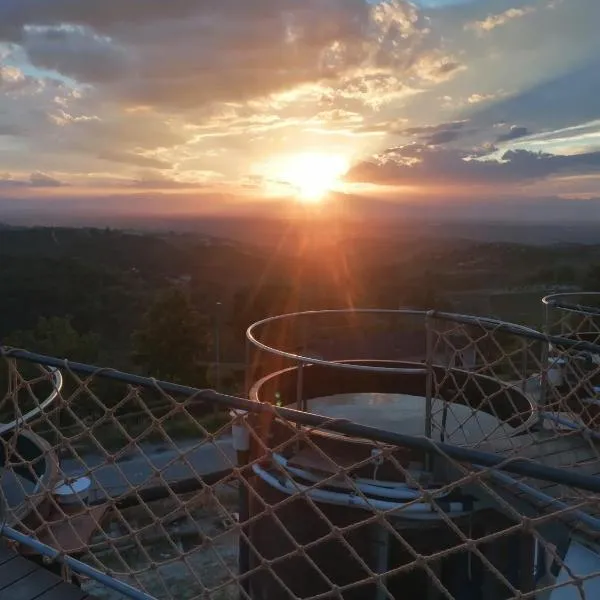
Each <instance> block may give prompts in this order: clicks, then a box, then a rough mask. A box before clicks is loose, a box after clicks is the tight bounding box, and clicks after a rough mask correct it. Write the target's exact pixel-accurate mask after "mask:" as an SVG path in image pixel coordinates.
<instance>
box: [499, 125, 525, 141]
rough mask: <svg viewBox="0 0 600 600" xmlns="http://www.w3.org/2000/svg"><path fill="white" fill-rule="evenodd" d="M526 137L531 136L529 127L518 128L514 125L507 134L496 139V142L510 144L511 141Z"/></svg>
mask: <svg viewBox="0 0 600 600" xmlns="http://www.w3.org/2000/svg"><path fill="white" fill-rule="evenodd" d="M526 135H529V130H528V129H527V127H517V126H516V125H512V126H511V128H510V130H509V131H508V132H507V133H502V134H500V135H499V136H498V137H497V138H496V142H497V143H499V142H508V141H510V140H516V139H518V138H522V137H525V136H526Z"/></svg>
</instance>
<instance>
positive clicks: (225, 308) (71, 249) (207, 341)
mask: <svg viewBox="0 0 600 600" xmlns="http://www.w3.org/2000/svg"><path fill="white" fill-rule="evenodd" d="M343 235H344V236H345V237H340V235H338V237H334V236H333V237H332V234H331V232H329V231H327V232H325V234H323V235H322V236H321V237H319V236H318V235H317V234H316V232H314V231H303V230H296V231H290V232H289V235H287V236H284V239H283V240H282V242H281V243H280V244H278V245H277V246H268V245H265V244H264V243H258V242H261V241H264V240H257V243H256V244H252V243H242V242H234V241H231V240H226V239H218V238H214V237H210V236H206V235H195V234H169V233H164V234H153V233H138V232H133V231H130V232H125V231H118V230H110V229H69V228H11V227H7V226H3V227H0V336H1V337H2V339H3V340H4V341H5V342H6V341H7V342H10V343H12V344H15V345H16V344H17V343H22V344H27V345H30V346H34V347H35V348H34V349H40V350H44V351H49V352H51V353H56V354H61V353H62V354H64V355H67V354H79V356H71V357H72V358H85V359H86V360H88V359H89V360H96V361H99V362H102V363H103V364H106V365H108V366H116V367H121V368H138V366H137V365H138V363H136V362H135V356H138V359H139V352H138V354H137V355H136V347H135V340H136V339H137V340H138V342H139V340H140V339H149V338H148V336H146V337H145V338H144V336H143V335H142V336H141V337H140V336H139V335H138V337H137V338H136V337H135V336H134V335H133V334H134V332H136V331H138V333H139V331H140V330H142V332H143V330H144V328H146V329H147V328H148V327H150V328H152V327H153V326H154V325H153V324H152V323H150V321H149V320H148V314H149V313H151V311H152V309H153V308H154V312H153V313H152V314H153V315H154V317H153V319H154V320H155V321H156V320H157V315H160V310H162V311H163V312H176V311H182V312H181V314H180V315H179V316H180V317H181V318H180V319H179V321H178V322H181V323H183V324H185V323H188V325H189V327H188V329H190V330H194V331H197V332H200V333H199V335H200V338H201V339H202V340H203V341H201V342H199V344H198V345H199V350H198V353H197V356H196V357H195V359H194V360H197V361H200V362H202V363H203V364H204V363H205V362H210V361H211V360H213V357H214V354H213V345H212V344H211V338H213V337H214V335H215V331H216V327H218V328H219V335H220V337H221V351H222V355H223V356H222V358H223V360H225V361H230V362H232V363H235V362H236V361H240V360H241V359H242V357H243V343H242V342H243V331H244V328H245V327H247V325H248V324H249V323H250V322H252V321H253V320H255V319H259V318H262V317H264V316H267V315H268V314H273V313H282V312H286V311H290V310H299V309H313V308H322V307H332V308H339V307H347V306H352V305H354V306H371V307H376V306H382V307H386V308H394V307H398V306H399V305H405V306H406V305H410V306H413V307H418V308H430V307H443V308H449V309H453V308H456V309H461V310H462V309H464V307H465V306H468V307H469V310H473V311H480V312H482V313H486V314H489V313H490V312H492V313H494V314H496V315H497V316H503V317H505V318H510V319H511V320H516V321H523V322H531V323H532V324H535V322H536V319H537V316H538V303H539V297H540V296H541V294H542V293H543V292H544V291H545V290H550V289H553V288H556V287H557V286H571V287H572V288H573V289H577V288H578V287H586V288H594V287H597V288H600V269H599V268H598V266H597V265H600V246H578V245H562V246H560V245H556V246H547V247H541V246H537V247H534V246H526V245H518V244H508V243H498V242H494V243H485V242H473V241H467V240H461V239H456V240H452V239H443V240H439V241H435V240H432V239H431V238H427V239H422V240H421V241H419V240H418V238H417V239H416V238H415V237H414V236H413V237H412V238H411V239H410V240H403V239H402V237H401V236H400V237H398V236H394V235H391V234H389V233H386V234H383V233H382V234H378V232H377V231H373V230H370V231H364V232H361V231H360V230H355V231H352V232H346V233H345V234H343ZM170 290H171V291H172V290H176V294H175V296H177V294H179V296H178V297H175V296H174V295H173V294H171V295H169V293H170V292H169V291H170ZM165 294H166V295H165ZM184 297H185V298H184ZM490 298H494V299H495V300H494V302H490V301H489V300H490ZM481 299H483V300H485V302H480V300H481ZM525 300H526V301H525ZM157 303H158V304H157ZM157 306H158V307H159V308H160V310H158V309H157V308H156V307H157ZM186 311H187V312H186ZM184 313H185V314H184ZM41 318H43V319H45V320H40V319H41ZM157 326H158V325H157ZM162 326H163V327H165V328H166V329H167V331H169V328H171V329H172V328H173V326H172V324H171V325H168V324H166V323H163V324H162ZM194 328H196V329H194ZM183 330H185V327H183V326H182V331H183ZM202 332H204V333H203V334H202ZM145 333H146V334H147V333H148V331H146V332H145ZM201 334H202V335H201ZM169 335H171V334H170V333H169ZM86 336H87V337H86ZM172 337H173V339H172V340H171V342H172V344H173V346H174V347H176V346H177V345H178V340H177V339H176V337H175V334H174V333H173V334H172ZM138 350H139V348H138ZM140 360H141V359H140ZM144 360H146V359H144ZM148 360H149V359H148ZM142 363H143V360H142ZM139 368H145V369H146V370H147V371H151V369H150V368H149V367H148V365H147V364H146V366H145V367H144V366H143V364H142V366H141V367H139Z"/></svg>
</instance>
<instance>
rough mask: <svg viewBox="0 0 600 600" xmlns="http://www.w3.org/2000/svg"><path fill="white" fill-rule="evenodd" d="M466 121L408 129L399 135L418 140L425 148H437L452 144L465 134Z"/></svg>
mask: <svg viewBox="0 0 600 600" xmlns="http://www.w3.org/2000/svg"><path fill="white" fill-rule="evenodd" d="M466 123H467V121H452V122H450V123H440V124H439V125H428V126H425V127H409V128H407V129H404V130H403V131H402V132H401V133H403V134H404V135H410V136H414V137H418V138H419V142H420V143H423V144H426V145H427V146H439V145H442V144H448V143H450V142H454V141H456V140H457V139H459V138H460V137H462V136H463V135H466V134H467V133H471V132H466V131H465V130H464V126H465V124H466Z"/></svg>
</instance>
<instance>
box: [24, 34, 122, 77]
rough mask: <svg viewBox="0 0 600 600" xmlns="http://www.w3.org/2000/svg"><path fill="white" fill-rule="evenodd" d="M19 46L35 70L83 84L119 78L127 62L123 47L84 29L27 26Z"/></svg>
mask: <svg viewBox="0 0 600 600" xmlns="http://www.w3.org/2000/svg"><path fill="white" fill-rule="evenodd" d="M22 46H23V48H24V50H25V51H26V53H27V56H28V58H29V60H30V61H31V63H32V64H33V65H35V66H36V67H41V68H44V69H51V70H56V71H59V72H60V73H62V74H63V75H66V76H68V77H72V78H73V79H76V80H77V81H80V82H83V83H102V82H109V81H113V80H116V79H119V78H120V77H122V76H124V74H125V73H126V66H127V64H128V63H129V57H128V54H127V52H126V51H125V50H124V49H123V48H121V47H119V46H117V45H116V44H114V43H113V42H112V41H111V40H110V39H109V38H107V37H104V36H100V35H98V34H96V33H94V31H92V30H90V29H88V28H84V27H73V26H69V27H66V26H57V27H39V26H38V27H28V28H26V30H25V34H24V40H23V41H22Z"/></svg>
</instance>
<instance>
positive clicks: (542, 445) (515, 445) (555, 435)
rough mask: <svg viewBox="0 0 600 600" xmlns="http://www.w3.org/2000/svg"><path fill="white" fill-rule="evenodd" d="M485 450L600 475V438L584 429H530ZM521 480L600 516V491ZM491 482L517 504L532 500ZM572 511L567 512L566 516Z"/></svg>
mask: <svg viewBox="0 0 600 600" xmlns="http://www.w3.org/2000/svg"><path fill="white" fill-rule="evenodd" d="M481 449H484V448H481ZM485 449H486V450H489V451H492V452H494V453H497V454H500V455H503V456H506V457H507V458H512V457H514V458H521V459H522V458H525V459H530V460H532V461H535V462H537V463H539V464H542V465H544V466H548V467H554V468H560V469H568V470H569V471H571V472H575V473H579V474H582V475H588V476H598V477H600V441H598V440H593V439H590V438H589V437H588V436H585V435H584V434H583V432H582V431H580V430H573V431H565V432H562V433H559V432H557V431H556V430H554V429H553V430H540V431H535V432H529V433H526V434H523V435H520V436H516V437H513V438H506V439H501V440H495V441H494V442H493V443H490V444H489V445H488V446H487V447H486V448H485ZM519 482H520V483H523V484H526V485H527V486H530V487H532V488H534V489H535V490H537V491H539V492H542V493H543V494H545V495H547V496H549V497H551V498H553V499H555V500H558V501H560V502H562V503H564V504H565V505H568V507H569V508H570V509H572V510H580V511H582V512H585V513H587V514H588V515H590V516H592V517H595V518H600V495H598V494H594V493H592V492H588V491H584V490H578V489H575V488H572V487H569V486H565V485H559V484H556V483H553V482H550V481H541V480H538V479H531V478H520V479H519ZM490 485H492V486H493V488H494V491H495V492H496V493H499V494H500V495H501V496H502V497H503V498H504V499H505V500H507V501H509V502H510V503H511V504H513V505H514V506H515V507H520V505H521V504H522V503H523V502H524V501H528V500H527V499H526V495H525V494H524V493H523V492H522V491H520V490H517V489H514V488H511V487H510V486H501V485H498V484H497V483H496V484H494V483H491V482H490ZM530 500H531V498H529V501H530ZM538 507H539V503H538ZM520 508H522V507H520ZM520 508H518V510H519V509H520ZM552 510H554V509H552ZM568 512H569V511H566V512H565V515H567V514H568ZM541 514H543V513H541ZM538 516H539V513H538ZM599 523H600V522H599ZM574 524H575V526H576V527H577V528H578V529H579V528H581V529H583V530H584V531H585V532H586V533H589V529H588V528H587V527H586V526H585V524H583V523H577V522H575V523H574ZM572 525H573V523H572ZM594 533H595V536H594V537H598V535H600V530H597V531H595V532H594Z"/></svg>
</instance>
